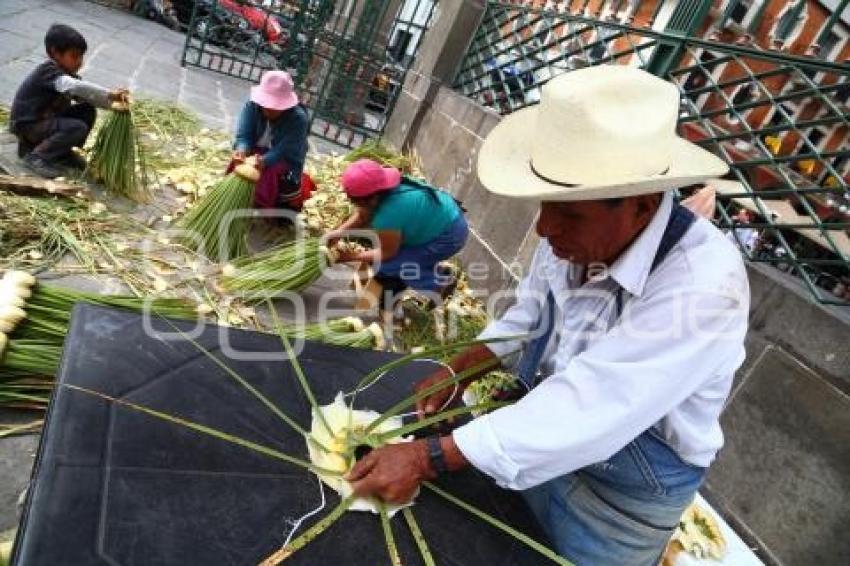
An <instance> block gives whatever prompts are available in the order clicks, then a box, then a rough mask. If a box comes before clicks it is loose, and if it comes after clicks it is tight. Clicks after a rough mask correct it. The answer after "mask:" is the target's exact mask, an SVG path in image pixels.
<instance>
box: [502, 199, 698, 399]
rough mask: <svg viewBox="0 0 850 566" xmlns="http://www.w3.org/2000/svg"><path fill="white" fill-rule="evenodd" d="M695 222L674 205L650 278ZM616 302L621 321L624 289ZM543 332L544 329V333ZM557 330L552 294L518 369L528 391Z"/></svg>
mask: <svg viewBox="0 0 850 566" xmlns="http://www.w3.org/2000/svg"><path fill="white" fill-rule="evenodd" d="M695 221H696V216H695V215H694V213H693V212H691V211H690V210H688V209H687V208H685V207H684V206H682V205H680V204H678V203H674V204H673V210H672V211H671V213H670V219H669V220H668V221H667V227H666V228H664V234H662V236H661V241H660V242H659V244H658V249H657V250H656V252H655V257H654V258H653V260H652V265H651V266H650V268H649V273H650V274H651V273H652V272H653V271H655V268H656V267H658V266H659V265H661V262H662V261H664V258H665V257H667V254H668V253H669V252H670V250H672V249H673V247H674V246H675V245H676V244H677V243H679V240H681V239H682V237H683V236H684V235H685V233H686V232H687V231H688V229H689V228H690V227H691V225H692V224H693V223H694V222H695ZM615 299H616V305H615V308H616V318H620V315H621V314H622V313H623V288H622V287H618V289H617V293H616V296H615ZM541 328H542V329H543V331H542V332H541ZM554 330H555V296H554V295H553V294H552V291H551V290H550V291H549V293H548V294H547V295H546V304H545V306H544V308H543V309H541V311H540V318H538V319H537V323H536V324H535V326H534V334H538V333H539V334H540V335H539V336H538V337H536V338H533V339H532V340H530V341H529V342H528V343H527V344H526V346H525V348H524V349H523V352H522V356H521V357H520V360H519V364H518V365H517V377H518V378H519V379H520V380H522V382H523V383H524V384H525V385H526V386H527V387H528V388H529V389H530V388H532V387H534V386H535V385H537V382H538V376H539V369H540V363H541V362H542V361H543V354H544V353H545V352H546V346H548V345H549V341H550V340H551V339H552V334H553V333H554Z"/></svg>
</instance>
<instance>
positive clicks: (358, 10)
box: [182, 0, 436, 147]
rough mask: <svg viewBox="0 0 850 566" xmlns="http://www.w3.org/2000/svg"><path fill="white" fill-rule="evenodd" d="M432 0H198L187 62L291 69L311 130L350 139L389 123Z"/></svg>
mask: <svg viewBox="0 0 850 566" xmlns="http://www.w3.org/2000/svg"><path fill="white" fill-rule="evenodd" d="M435 5H436V0H277V1H274V2H250V1H247V0H196V2H195V6H194V8H193V12H192V19H191V22H190V24H189V28H188V30H187V32H186V44H185V47H184V50H183V57H182V64H183V65H190V66H195V67H200V68H203V69H208V70H211V71H215V72H218V73H222V74H224V75H227V76H231V77H236V78H240V79H244V80H246V81H251V82H258V81H259V80H260V77H261V76H262V74H263V72H264V71H266V70H269V69H284V70H287V71H289V72H290V73H291V74H292V76H293V79H294V80H295V83H296V87H297V89H298V92H299V95H300V97H301V100H302V101H303V103H304V104H305V106H307V108H308V109H309V110H310V124H311V133H312V134H313V135H317V136H319V137H322V138H324V139H327V140H330V141H332V142H334V143H337V144H339V145H342V146H346V147H356V146H357V145H359V144H360V143H362V142H363V141H364V140H365V139H368V138H373V137H378V136H380V135H381V133H382V132H383V129H384V126H385V125H386V121H387V118H388V117H389V115H390V113H391V111H392V109H393V107H394V105H395V101H396V99H397V98H398V94H399V92H400V90H401V85H402V84H403V82H404V77H405V74H406V73H407V70H408V69H409V68H410V65H411V64H412V61H413V59H414V57H415V54H416V51H417V49H418V47H419V44H420V42H421V39H422V35H423V34H424V32H425V30H426V29H427V27H428V24H429V23H430V21H431V17H432V15H433V12H434V7H435Z"/></svg>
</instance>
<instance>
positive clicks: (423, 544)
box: [401, 507, 437, 566]
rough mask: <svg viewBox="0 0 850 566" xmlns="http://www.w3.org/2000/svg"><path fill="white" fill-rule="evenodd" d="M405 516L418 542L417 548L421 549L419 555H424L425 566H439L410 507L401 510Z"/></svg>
mask: <svg viewBox="0 0 850 566" xmlns="http://www.w3.org/2000/svg"><path fill="white" fill-rule="evenodd" d="M401 512H402V514H403V515H404V520H405V521H407V526H408V527H410V532H411V533H412V534H413V540H414V541H416V546H418V547H419V554H421V555H422V562H424V563H425V566H437V564H436V562H434V556H433V555H432V554H431V549H430V548H428V542H427V541H426V540H425V536H424V535H423V534H422V530H421V529H420V528H419V523H417V522H416V517H414V516H413V511H411V510H410V507H405V508H404V509H402V510H401Z"/></svg>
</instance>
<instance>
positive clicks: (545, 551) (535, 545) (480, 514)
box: [423, 482, 573, 566]
mask: <svg viewBox="0 0 850 566" xmlns="http://www.w3.org/2000/svg"><path fill="white" fill-rule="evenodd" d="M423 485H424V486H425V487H427V488H428V489H430V490H431V491H433V492H434V493H436V494H437V495H439V496H440V497H442V498H443V499H446V500H448V501H450V502H451V503H454V504H455V505H457V506H458V507H460V508H461V509H463V510H465V511H468V512H469V513H472V514H473V515H475V516H476V517H477V518H479V519H481V520H483V521H485V522H487V523H490V524H491V525H492V526H494V527H496V528H497V529H499V530H501V531H503V532H505V533H507V534H509V535H510V536H512V537H514V538H515V539H517V540H518V541H520V542H522V543H525V544H526V545H528V546H529V547H531V548H532V549H534V550H536V551H537V552H539V553H540V554H542V555H543V556H545V557H546V558H548V559H549V560H551V561H552V562H554V563H556V564H560V565H561V566H573V563H572V562H570V561H569V560H567V559H566V558H564V557H562V556H559V555H557V554H555V552H554V551H553V550H552V549H550V548H548V547H546V546H544V545H542V544H540V543H539V542H537V541H536V540H534V539H533V538H531V537H530V536H528V535H526V534H525V533H522V532H520V531H518V530H516V529H515V528H513V527H511V526H510V525H508V524H506V523H503V522H502V521H500V520H499V519H497V518H495V517H493V516H492V515H490V514H488V513H485V512H484V511H481V510H480V509H478V508H476V507H474V506H472V505H470V504H469V503H467V502H465V501H463V500H461V499H458V498H457V497H455V496H454V495H452V494H450V493H448V492H446V491H443V490H442V489H440V488H439V487H437V486H436V485H434V484H432V483H431V482H425V483H424V484H423Z"/></svg>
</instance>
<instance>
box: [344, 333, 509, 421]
mask: <svg viewBox="0 0 850 566" xmlns="http://www.w3.org/2000/svg"><path fill="white" fill-rule="evenodd" d="M523 337H524V336H522V335H520V336H506V337H502V338H493V339H489V340H469V341H466V342H456V343H454V344H446V345H445V346H438V347H436V348H431V349H430V350H425V351H424V352H418V353H415V354H406V355H404V356H402V357H400V358H399V359H397V360H393V361H391V362H388V363H386V364H384V365H382V366H380V367H378V368H376V369H374V370H372V371H370V372H369V373H367V374H366V375H365V376H364V377H363V379H361V380H360V382H359V383H358V384H357V387H355V388H354V391H353V392H352V393H351V402H350V403H349V407H353V406H354V400H355V399H356V398H357V394H358V393H359V392H360V391H362V390H363V389H364V388H366V387H368V386H369V385H371V384H372V382H374V381H375V380H376V379H378V378H379V377H380V376H381V375H383V374H385V373H387V372H389V371H390V370H392V369H395V368H397V367H399V366H403V365H405V364H407V363H409V362H411V361H413V360H419V359H423V358H434V357H439V356H442V355H444V354H448V353H452V352H457V351H458V350H463V349H464V348H468V347H470V346H477V345H478V344H494V343H496V342H508V341H511V340H521V339H522V338H523Z"/></svg>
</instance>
